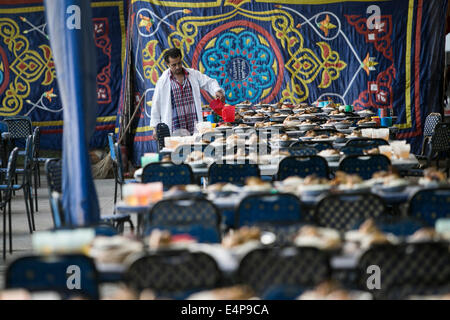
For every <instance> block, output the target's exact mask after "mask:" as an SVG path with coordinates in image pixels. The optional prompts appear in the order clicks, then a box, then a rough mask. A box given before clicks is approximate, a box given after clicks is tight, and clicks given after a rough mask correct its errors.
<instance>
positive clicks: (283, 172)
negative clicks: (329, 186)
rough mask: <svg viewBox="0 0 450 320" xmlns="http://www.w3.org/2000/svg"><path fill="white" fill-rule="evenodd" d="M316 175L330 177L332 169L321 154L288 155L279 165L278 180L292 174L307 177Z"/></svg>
mask: <svg viewBox="0 0 450 320" xmlns="http://www.w3.org/2000/svg"><path fill="white" fill-rule="evenodd" d="M310 175H316V176H317V177H320V178H326V179H328V178H329V176H330V170H329V168H328V162H327V160H326V159H325V158H322V157H320V156H316V155H314V156H305V157H292V156H291V157H286V158H284V159H283V160H281V162H280V163H279V165H278V173H277V178H278V180H284V179H286V178H288V177H291V176H299V177H301V178H306V177H307V176H310Z"/></svg>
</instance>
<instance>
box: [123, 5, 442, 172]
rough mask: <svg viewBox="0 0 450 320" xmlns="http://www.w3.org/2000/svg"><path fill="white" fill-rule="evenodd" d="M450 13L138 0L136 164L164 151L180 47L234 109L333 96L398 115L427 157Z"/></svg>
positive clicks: (133, 23)
mask: <svg viewBox="0 0 450 320" xmlns="http://www.w3.org/2000/svg"><path fill="white" fill-rule="evenodd" d="M446 8H447V0H433V1H424V0H395V1H393V0H392V1H389V0H387V1H364V0H361V1H357V0H355V1H338V0H329V1H327V0H320V1H318V0H316V1H313V0H310V1H308V0H297V1H294V0H287V1H274V0H209V1H208V0H203V1H198V2H195V1H192V0H191V1H188V0H172V1H148V0H132V12H131V15H130V16H131V20H130V21H129V28H130V35H131V37H132V45H131V52H130V54H131V56H130V57H129V58H131V59H132V60H133V63H132V64H131V65H132V67H133V68H134V70H133V72H134V78H135V83H134V85H135V86H134V88H135V92H134V94H135V99H136V100H139V98H141V97H143V96H145V97H144V98H143V99H144V103H143V104H141V105H140V108H141V110H140V112H141V113H140V117H139V121H138V125H137V128H136V130H135V136H134V152H133V154H134V162H135V164H139V158H140V156H141V155H142V154H143V153H144V152H151V151H155V150H156V143H155V141H154V139H153V128H151V127H150V126H149V123H150V113H151V99H152V94H153V90H154V87H155V84H156V82H157V80H158V77H159V76H160V75H161V73H162V72H163V71H164V70H165V69H166V68H167V66H166V65H165V63H164V60H163V58H162V55H163V53H164V51H165V50H167V49H168V48H170V47H177V48H180V49H181V51H182V52H183V55H184V63H185V66H186V67H192V68H195V69H198V70H200V71H202V72H204V73H206V74H207V75H209V76H211V77H213V78H215V79H217V80H218V81H219V83H220V84H221V86H222V87H223V88H224V89H225V90H226V100H227V102H228V103H230V104H236V103H239V102H241V101H243V100H250V101H251V102H254V103H257V102H263V103H274V102H278V101H290V102H292V103H300V102H309V103H312V102H314V101H316V100H318V99H325V100H326V99H327V98H328V97H331V98H332V99H333V100H334V101H335V102H338V103H342V104H352V105H354V106H355V108H356V109H357V110H358V109H365V108H367V109H371V110H373V111H375V112H377V111H378V109H390V110H391V111H392V113H393V114H394V115H395V116H398V119H397V122H396V125H397V127H398V128H399V129H400V130H399V138H407V139H410V141H411V143H412V144H413V149H414V150H417V146H418V145H419V144H420V142H421V134H422V127H423V122H424V118H425V117H426V115H427V114H428V113H430V112H433V111H437V110H440V105H441V103H442V99H441V97H442V81H443V70H444V45H445V42H444V41H445V40H444V38H445V37H444V35H445V33H444V27H445V17H446V11H447V10H446ZM209 99H210V97H208V96H207V95H206V94H204V103H205V104H207V103H208V101H209Z"/></svg>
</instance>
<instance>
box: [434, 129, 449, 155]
mask: <svg viewBox="0 0 450 320" xmlns="http://www.w3.org/2000/svg"><path fill="white" fill-rule="evenodd" d="M430 143H431V152H432V153H433V152H442V151H450V123H447V122H441V123H438V124H437V125H436V127H435V128H434V133H433V135H432V136H431V142H430Z"/></svg>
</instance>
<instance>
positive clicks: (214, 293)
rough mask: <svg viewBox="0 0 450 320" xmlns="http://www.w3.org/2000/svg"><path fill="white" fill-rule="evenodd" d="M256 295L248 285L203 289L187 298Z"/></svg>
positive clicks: (205, 298) (212, 298)
mask: <svg viewBox="0 0 450 320" xmlns="http://www.w3.org/2000/svg"><path fill="white" fill-rule="evenodd" d="M253 297H255V293H254V292H253V290H252V289H251V288H250V287H248V286H246V285H236V286H233V287H227V288H219V289H213V290H207V291H201V292H197V293H194V294H192V295H190V296H189V297H188V298H187V300H249V299H251V298H253Z"/></svg>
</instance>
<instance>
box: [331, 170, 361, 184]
mask: <svg viewBox="0 0 450 320" xmlns="http://www.w3.org/2000/svg"><path fill="white" fill-rule="evenodd" d="M363 181H364V180H363V179H362V178H361V177H360V176H358V175H357V174H347V173H345V172H343V171H337V172H336V175H335V177H334V179H333V180H331V182H330V184H331V185H333V186H340V187H346V188H353V187H354V186H356V185H359V184H361V183H362V182H363Z"/></svg>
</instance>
